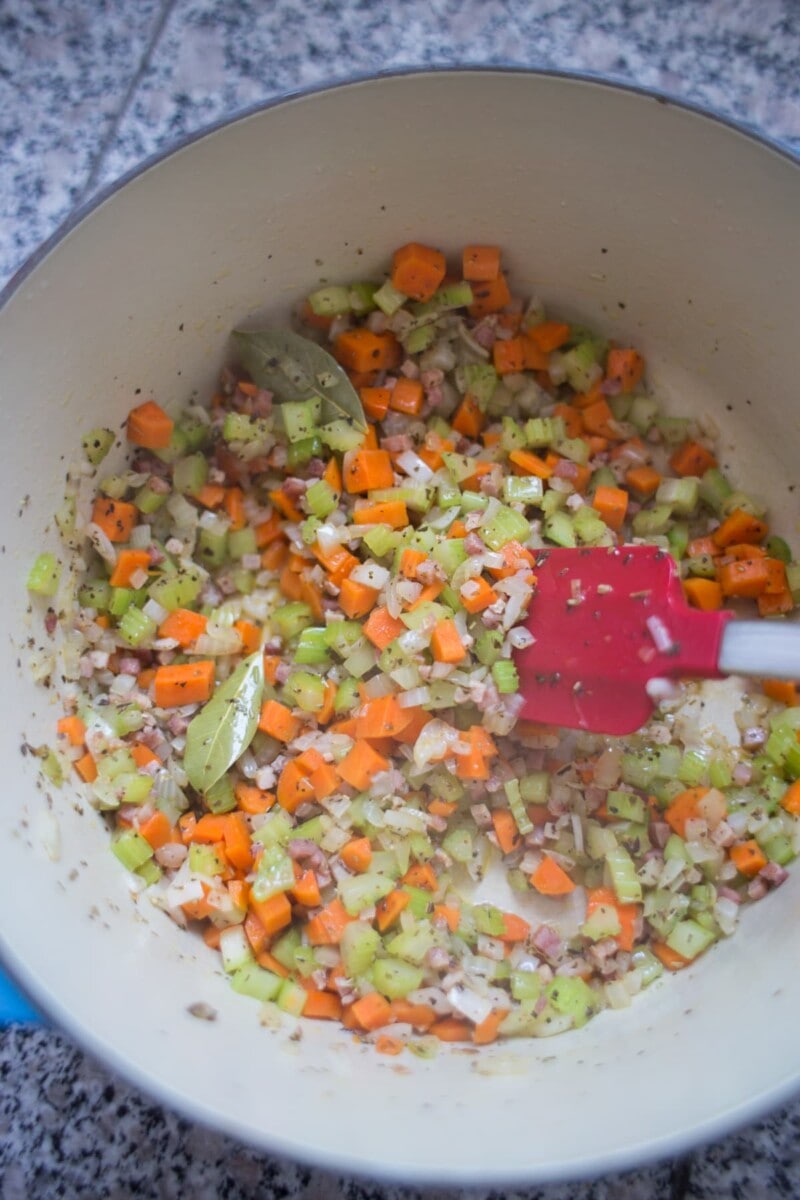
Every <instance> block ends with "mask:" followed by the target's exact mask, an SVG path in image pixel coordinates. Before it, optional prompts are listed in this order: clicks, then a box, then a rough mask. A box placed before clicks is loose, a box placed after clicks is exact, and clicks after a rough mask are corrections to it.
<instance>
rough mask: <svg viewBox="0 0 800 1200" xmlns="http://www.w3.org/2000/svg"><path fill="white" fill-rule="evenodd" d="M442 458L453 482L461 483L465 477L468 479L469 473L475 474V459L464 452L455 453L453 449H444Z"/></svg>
mask: <svg viewBox="0 0 800 1200" xmlns="http://www.w3.org/2000/svg"><path fill="white" fill-rule="evenodd" d="M442 458H443V459H444V465H445V466H446V467H447V473H448V475H449V476H450V478H451V479H452V481H453V483H459V484H460V483H463V481H464V480H465V479H469V477H470V476H471V475H474V474H475V459H474V458H468V457H467V455H466V454H456V453H455V452H454V451H451V450H445V451H444V453H443V454H442Z"/></svg>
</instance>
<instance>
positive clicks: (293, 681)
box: [283, 671, 325, 712]
mask: <svg viewBox="0 0 800 1200" xmlns="http://www.w3.org/2000/svg"><path fill="white" fill-rule="evenodd" d="M283 692H284V696H285V698H286V701H287V703H288V704H289V705H290V706H291V707H297V708H299V709H302V711H303V712H319V710H320V709H321V708H322V706H323V704H324V703H325V684H324V683H323V681H322V679H320V677H319V675H312V674H311V672H310V671H292V673H291V675H290V676H289V678H288V679H287V680H286V683H285V684H284V685H283Z"/></svg>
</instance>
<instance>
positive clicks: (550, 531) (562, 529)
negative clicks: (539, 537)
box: [543, 511, 578, 548]
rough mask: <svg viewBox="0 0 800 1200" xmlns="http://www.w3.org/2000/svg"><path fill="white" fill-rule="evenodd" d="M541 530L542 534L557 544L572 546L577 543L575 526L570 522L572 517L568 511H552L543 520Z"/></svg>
mask: <svg viewBox="0 0 800 1200" xmlns="http://www.w3.org/2000/svg"><path fill="white" fill-rule="evenodd" d="M543 532H544V536H545V537H546V538H548V539H549V540H550V541H551V542H555V544H556V545H557V546H565V547H567V548H572V547H574V546H577V544H578V539H577V537H576V536H575V526H574V525H573V523H572V517H571V516H570V515H569V513H566V512H563V511H560V512H554V513H553V514H552V516H550V517H548V518H547V520H546V521H545V523H544V530H543Z"/></svg>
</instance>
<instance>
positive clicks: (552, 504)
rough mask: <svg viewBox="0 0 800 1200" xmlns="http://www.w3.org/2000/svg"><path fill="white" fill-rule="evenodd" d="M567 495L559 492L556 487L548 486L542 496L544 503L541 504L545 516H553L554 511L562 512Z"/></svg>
mask: <svg viewBox="0 0 800 1200" xmlns="http://www.w3.org/2000/svg"><path fill="white" fill-rule="evenodd" d="M566 503H567V497H566V495H565V493H564V492H557V491H556V490H555V488H548V490H547V491H546V492H545V494H544V496H543V497H542V503H541V504H540V505H539V507H540V508H541V510H542V512H543V514H544V516H545V517H552V515H553V513H557V512H560V511H561V509H562V508H565V507H566Z"/></svg>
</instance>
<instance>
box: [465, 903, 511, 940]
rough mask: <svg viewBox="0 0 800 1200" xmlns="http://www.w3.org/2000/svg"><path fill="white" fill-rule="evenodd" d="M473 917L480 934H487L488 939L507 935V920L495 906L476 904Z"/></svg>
mask: <svg viewBox="0 0 800 1200" xmlns="http://www.w3.org/2000/svg"><path fill="white" fill-rule="evenodd" d="M472 915H473V918H474V920H475V925H476V928H477V930H478V933H485V934H486V935H487V936H488V937H501V936H502V935H503V934H504V933H505V931H506V922H505V918H504V917H503V914H502V912H501V911H500V909H499V908H495V907H494V905H493V904H476V905H475V906H474V908H473V910H472Z"/></svg>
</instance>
